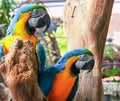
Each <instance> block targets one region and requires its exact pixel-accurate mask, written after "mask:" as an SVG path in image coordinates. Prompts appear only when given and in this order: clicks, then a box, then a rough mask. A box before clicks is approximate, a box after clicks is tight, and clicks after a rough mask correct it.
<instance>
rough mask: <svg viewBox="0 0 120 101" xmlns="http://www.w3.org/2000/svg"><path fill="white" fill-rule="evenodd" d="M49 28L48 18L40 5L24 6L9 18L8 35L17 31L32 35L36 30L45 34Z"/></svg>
mask: <svg viewBox="0 0 120 101" xmlns="http://www.w3.org/2000/svg"><path fill="white" fill-rule="evenodd" d="M49 26H50V16H49V14H48V13H47V10H46V9H45V7H44V6H43V5H41V4H24V5H22V6H21V7H20V8H18V9H17V10H16V11H15V12H14V14H13V15H12V17H11V21H10V25H9V27H8V30H7V35H8V34H15V33H16V31H17V30H19V29H20V30H22V28H23V30H26V31H27V32H28V34H30V35H33V34H34V32H35V31H36V29H40V32H45V31H46V30H47V29H48V28H49Z"/></svg>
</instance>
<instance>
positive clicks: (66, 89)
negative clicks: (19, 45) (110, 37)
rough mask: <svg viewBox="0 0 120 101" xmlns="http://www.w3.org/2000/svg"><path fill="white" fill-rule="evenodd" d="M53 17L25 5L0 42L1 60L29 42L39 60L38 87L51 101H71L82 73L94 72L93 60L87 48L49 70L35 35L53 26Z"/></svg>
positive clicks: (29, 5)
mask: <svg viewBox="0 0 120 101" xmlns="http://www.w3.org/2000/svg"><path fill="white" fill-rule="evenodd" d="M50 22H51V19H50V16H49V14H48V12H47V9H46V8H45V7H44V6H43V5H42V4H36V3H29V4H24V5H22V6H21V7H19V8H18V9H17V10H15V12H14V14H13V15H12V16H11V20H10V24H9V26H8V29H7V33H6V36H5V37H4V38H2V39H1V40H0V61H1V58H2V57H3V56H4V55H6V54H7V53H9V49H10V45H11V43H13V42H14V41H15V40H16V39H21V40H30V41H32V42H33V44H34V50H35V53H36V55H37V59H38V67H39V70H38V84H39V86H40V89H41V90H42V92H43V94H44V95H45V96H46V97H47V99H48V101H72V99H73V98H74V96H75V94H76V92H77V88H78V82H79V76H78V75H79V74H80V71H82V70H85V71H87V73H89V72H91V71H92V69H93V67H94V57H93V54H92V52H91V51H90V50H89V49H87V48H78V49H74V50H72V51H69V52H68V53H66V54H65V55H63V56H62V57H61V58H60V59H59V60H58V61H57V62H56V64H54V65H53V66H48V67H46V54H45V49H44V46H43V45H42V44H41V42H40V39H39V38H38V37H37V36H36V35H35V32H36V31H38V29H39V31H40V34H41V33H44V32H46V31H47V30H48V28H49V26H50Z"/></svg>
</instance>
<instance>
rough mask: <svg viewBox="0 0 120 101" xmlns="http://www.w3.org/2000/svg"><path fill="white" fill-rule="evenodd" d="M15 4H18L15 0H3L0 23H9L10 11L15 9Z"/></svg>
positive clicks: (0, 8)
mask: <svg viewBox="0 0 120 101" xmlns="http://www.w3.org/2000/svg"><path fill="white" fill-rule="evenodd" d="M13 5H16V3H15V2H14V0H2V2H1V7H0V10H3V12H4V13H2V15H1V17H0V23H1V24H2V23H6V24H9V22H10V20H9V18H10V12H11V11H12V10H13Z"/></svg>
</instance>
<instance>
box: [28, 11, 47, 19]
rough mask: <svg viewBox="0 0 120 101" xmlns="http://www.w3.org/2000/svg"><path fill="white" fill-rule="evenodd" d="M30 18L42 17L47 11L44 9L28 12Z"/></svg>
mask: <svg viewBox="0 0 120 101" xmlns="http://www.w3.org/2000/svg"><path fill="white" fill-rule="evenodd" d="M30 14H31V17H32V18H36V17H41V18H42V17H43V16H45V15H46V14H47V11H46V10H44V9H34V10H33V11H31V12H30Z"/></svg>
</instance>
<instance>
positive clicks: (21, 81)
mask: <svg viewBox="0 0 120 101" xmlns="http://www.w3.org/2000/svg"><path fill="white" fill-rule="evenodd" d="M0 72H1V74H2V76H3V78H4V81H5V83H6V85H7V86H8V88H9V89H10V91H11V94H12V101H45V100H46V98H45V97H44V95H43V93H42V92H41V89H40V88H39V86H38V82H37V76H38V75H37V74H38V64H37V59H36V55H35V51H34V46H33V43H32V42H31V41H21V40H16V41H15V42H14V43H13V44H12V45H11V48H10V51H9V53H8V54H7V55H5V56H4V57H3V58H2V64H1V66H0Z"/></svg>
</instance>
